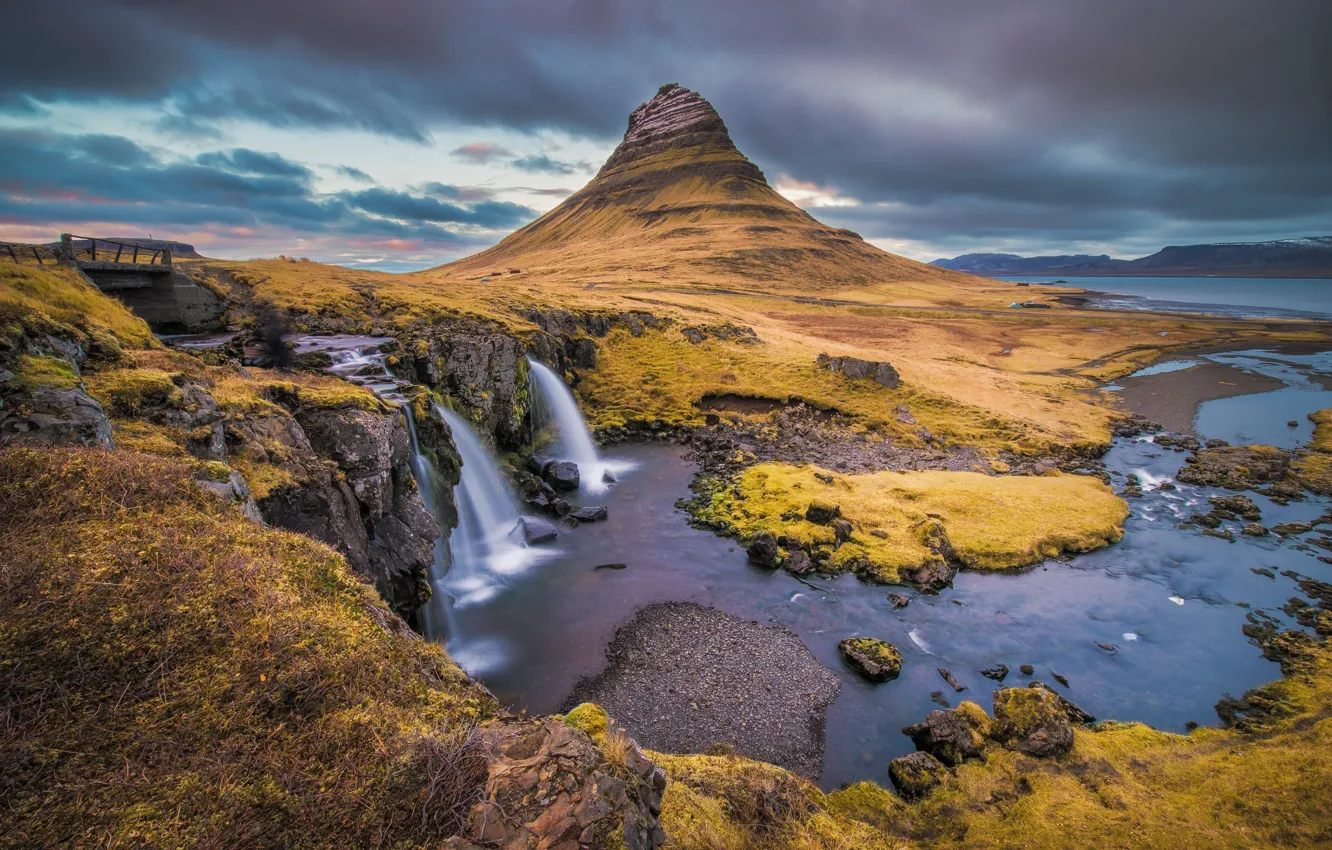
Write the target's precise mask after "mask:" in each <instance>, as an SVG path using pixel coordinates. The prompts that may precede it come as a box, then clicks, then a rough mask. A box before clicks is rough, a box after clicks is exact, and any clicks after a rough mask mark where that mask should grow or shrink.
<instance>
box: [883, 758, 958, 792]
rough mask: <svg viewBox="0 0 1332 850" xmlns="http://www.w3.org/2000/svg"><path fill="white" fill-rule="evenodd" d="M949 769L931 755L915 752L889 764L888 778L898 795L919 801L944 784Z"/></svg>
mask: <svg viewBox="0 0 1332 850" xmlns="http://www.w3.org/2000/svg"><path fill="white" fill-rule="evenodd" d="M947 774H948V768H946V767H944V766H943V765H942V764H940V763H939V760H938V759H936V758H935V757H934V756H932V755H930V754H929V753H923V752H919V751H917V752H914V753H911V754H910V755H905V756H902V757H901V758H895V759H893V760H892V761H891V762H889V764H888V778H889V779H890V780H891V781H892V783H893V787H894V788H896V789H897V793H899V794H901V795H902V796H903V797H904V798H906V799H908V800H919V799H921V798H922V797H925V796H928V795H929V793H930V792H931V791H933V790H934V789H935V788H938V787H939V786H940V785H942V784H943V778H944V777H945V776H946V775H947Z"/></svg>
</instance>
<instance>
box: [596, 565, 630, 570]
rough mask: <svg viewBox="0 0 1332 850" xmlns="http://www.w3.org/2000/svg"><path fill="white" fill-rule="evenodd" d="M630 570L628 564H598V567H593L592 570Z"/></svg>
mask: <svg viewBox="0 0 1332 850" xmlns="http://www.w3.org/2000/svg"><path fill="white" fill-rule="evenodd" d="M628 568H629V565H628V564H597V565H596V566H595V567H593V568H592V569H594V570H627V569H628Z"/></svg>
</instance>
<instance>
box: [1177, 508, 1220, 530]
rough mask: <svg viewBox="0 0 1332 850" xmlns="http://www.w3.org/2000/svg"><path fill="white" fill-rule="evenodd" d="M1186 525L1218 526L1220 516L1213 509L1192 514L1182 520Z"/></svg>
mask: <svg viewBox="0 0 1332 850" xmlns="http://www.w3.org/2000/svg"><path fill="white" fill-rule="evenodd" d="M1184 522H1185V524H1187V525H1200V526H1202V527H1203V528H1220V527H1221V517H1220V516H1218V515H1217V513H1216V512H1215V511H1210V512H1208V513H1205V514H1194V515H1193V516H1191V517H1189V518H1188V519H1187V520H1185V521H1184Z"/></svg>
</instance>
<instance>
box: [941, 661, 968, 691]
mask: <svg viewBox="0 0 1332 850" xmlns="http://www.w3.org/2000/svg"><path fill="white" fill-rule="evenodd" d="M939 676H940V677H942V678H943V680H944V681H945V682H947V683H948V687H950V688H952V689H953V692H954V693H961V692H962V691H965V690H966V689H967V686H966V685H960V684H958V681H957V679H954V678H953V674H952V673H950V672H949V671H948V670H946V669H944V668H943V667H940V668H939Z"/></svg>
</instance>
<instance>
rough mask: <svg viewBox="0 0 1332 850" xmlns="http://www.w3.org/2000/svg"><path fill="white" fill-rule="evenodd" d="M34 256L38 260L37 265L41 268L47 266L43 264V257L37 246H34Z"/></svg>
mask: <svg viewBox="0 0 1332 850" xmlns="http://www.w3.org/2000/svg"><path fill="white" fill-rule="evenodd" d="M32 256H33V257H34V258H36V260H37V265H39V266H44V265H46V263H43V262H42V255H41V253H40V252H38V250H37V246H36V245H33V246H32Z"/></svg>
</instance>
